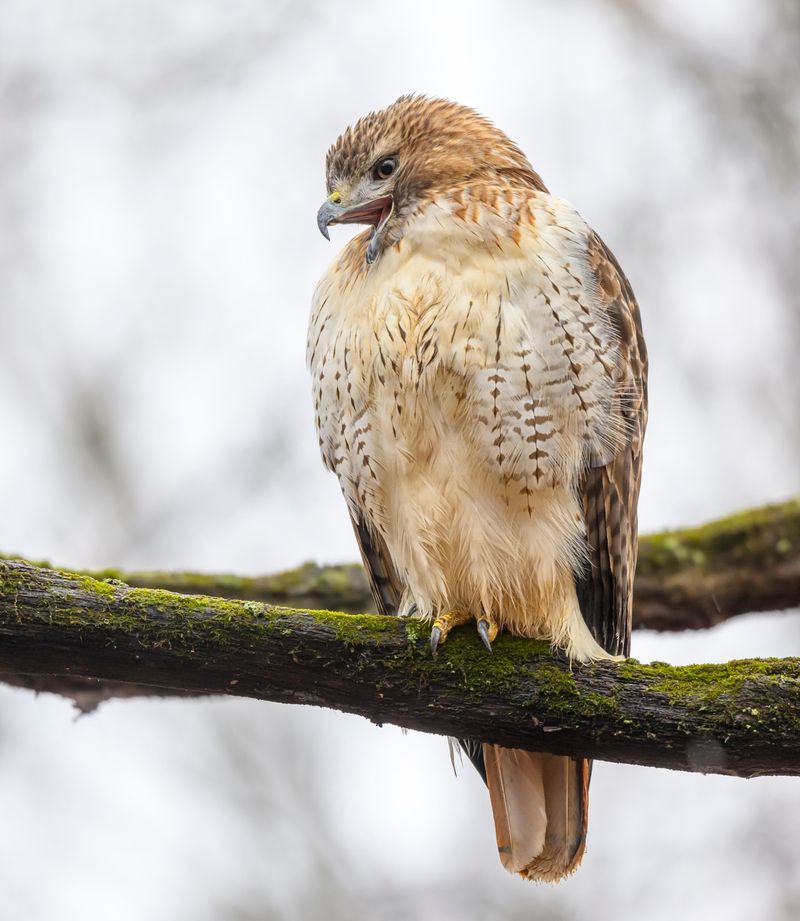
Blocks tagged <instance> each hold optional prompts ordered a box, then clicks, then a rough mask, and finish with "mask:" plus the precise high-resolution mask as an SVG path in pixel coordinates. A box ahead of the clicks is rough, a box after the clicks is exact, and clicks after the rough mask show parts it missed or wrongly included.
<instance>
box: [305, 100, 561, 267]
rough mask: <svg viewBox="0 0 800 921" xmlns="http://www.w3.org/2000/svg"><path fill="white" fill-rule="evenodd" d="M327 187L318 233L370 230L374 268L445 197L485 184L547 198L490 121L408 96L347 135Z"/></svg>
mask: <svg viewBox="0 0 800 921" xmlns="http://www.w3.org/2000/svg"><path fill="white" fill-rule="evenodd" d="M326 179H327V186H328V193H329V194H328V199H327V201H326V202H325V203H324V204H323V205H322V207H321V208H320V209H319V212H318V214H317V223H318V226H319V229H320V230H321V232H322V233H323V234H324V236H326V237H327V236H328V226H329V225H330V224H346V223H360V224H371V225H372V226H373V227H374V228H375V229H374V230H373V233H372V237H371V239H370V243H369V246H368V247H367V256H366V258H367V262H373V261H374V260H375V259H376V258H377V256H378V255H379V253H380V252H381V250H382V249H383V247H384V246H385V245H387V244H388V243H393V242H396V241H397V240H399V239H400V238H401V237H402V235H403V222H404V221H405V220H406V219H407V218H408V216H409V215H410V214H412V213H413V211H414V210H415V209H416V207H417V206H418V205H419V204H420V203H421V202H423V201H425V200H426V199H427V198H432V197H434V196H435V195H437V194H439V193H442V192H446V191H448V190H450V189H457V188H460V187H462V186H464V185H466V184H468V183H470V182H473V181H477V180H481V179H486V180H492V179H496V180H500V181H503V182H504V183H506V184H507V183H514V184H520V185H525V186H530V187H532V188H536V189H540V190H545V187H544V185H543V183H542V181H541V179H540V178H539V176H538V175H537V174H536V173H535V172H534V170H533V168H532V167H531V165H530V163H529V162H528V160H527V158H526V157H525V155H524V154H523V153H522V151H521V150H520V149H519V147H517V145H516V144H514V142H513V141H511V140H510V139H509V138H508V137H507V136H506V135H505V134H504V133H503V132H502V131H500V129H499V128H496V127H495V126H494V125H493V124H492V123H491V122H490V121H489V120H488V119H486V118H483V116H481V115H478V113H477V112H475V111H474V110H473V109H470V108H468V107H467V106H462V105H459V104H458V103H456V102H450V101H449V100H447V99H430V98H428V97H426V96H401V97H400V99H398V100H397V102H394V103H392V105H390V106H388V107H387V108H385V109H382V110H381V111H379V112H370V114H369V115H365V116H364V117H363V118H361V119H359V120H358V121H357V122H356V123H355V124H354V125H351V126H350V127H349V128H347V129H346V130H345V131H344V133H343V134H341V135H340V137H339V138H338V139H337V141H336V142H335V143H334V145H333V146H332V147H331V148H330V150H329V151H328V156H327V159H326Z"/></svg>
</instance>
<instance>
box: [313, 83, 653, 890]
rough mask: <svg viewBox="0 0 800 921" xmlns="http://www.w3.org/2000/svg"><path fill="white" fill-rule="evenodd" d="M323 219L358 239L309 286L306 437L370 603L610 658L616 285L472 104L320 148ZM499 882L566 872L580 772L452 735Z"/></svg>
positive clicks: (439, 635) (371, 120) (639, 400)
mask: <svg viewBox="0 0 800 921" xmlns="http://www.w3.org/2000/svg"><path fill="white" fill-rule="evenodd" d="M327 184H328V198H327V200H326V202H325V203H324V204H323V205H322V207H321V208H320V210H319V214H318V218H317V219H318V223H319V227H320V229H321V230H322V232H323V233H324V234H325V235H326V236H327V235H328V227H329V225H330V224H336V223H340V224H343V223H362V224H368V225H371V228H370V229H368V230H367V231H365V232H364V233H361V234H360V235H358V236H356V237H355V238H354V239H352V240H351V241H350V242H349V243H348V244H347V245H346V246H345V248H344V249H343V250H342V252H341V253H340V254H339V256H338V258H337V259H336V261H335V262H334V264H333V265H332V266H331V268H330V269H329V270H328V271H327V272H326V274H325V275H324V277H323V278H322V280H321V281H320V282H319V285H318V286H317V290H316V292H315V295H314V302H313V307H312V314H311V323H310V329H309V336H308V362H309V366H310V369H311V374H312V376H313V385H314V402H315V409H316V426H317V432H318V435H319V444H320V448H321V450H322V456H323V459H324V462H325V464H326V466H327V467H328V468H329V469H330V470H332V471H334V473H336V475H337V477H338V478H339V483H340V485H341V488H342V492H343V493H344V496H345V499H346V501H347V506H348V509H349V512H350V516H351V518H352V521H353V526H354V528H355V532H356V536H357V538H358V541H359V544H360V546H361V552H362V555H363V558H364V564H365V566H366V569H367V573H368V574H369V577H370V581H371V584H372V589H373V592H374V595H375V599H376V602H377V605H378V608H379V610H380V611H382V612H383V613H386V614H395V613H399V614H413V616H415V617H420V618H424V619H427V620H429V621H432V634H431V645H432V646H433V647H434V650H435V648H436V646H437V644H438V643H442V642H444V641H445V640H446V637H447V633H448V631H449V630H450V629H451V628H452V627H453V626H455V625H456V624H462V623H467V622H470V621H471V622H473V623H474V624H475V628H476V629H477V630H478V631H479V633H480V635H481V638H482V639H483V641H484V642H485V643H486V644H487V645H489V647H490V649H491V642H492V640H493V639H494V638H495V636H496V635H497V632H498V630H507V631H509V632H510V633H512V634H515V635H519V636H529V637H539V638H543V639H547V640H549V641H550V642H551V643H552V644H553V645H554V646H555V647H557V648H559V649H562V650H564V651H565V652H566V654H567V655H569V656H570V657H572V658H574V659H577V660H588V659H600V658H608V657H612V656H619V655H625V654H627V652H628V648H629V642H630V631H631V598H632V587H633V575H634V569H635V564H636V503H637V498H638V493H639V480H640V471H641V450H642V438H643V435H644V428H645V421H646V412H647V410H646V370H647V361H646V353H645V346H644V342H643V340H642V331H641V325H640V320H639V311H638V308H637V305H636V301H635V299H634V296H633V292H632V291H631V287H630V285H629V283H628V281H627V279H626V278H625V276H624V275H623V273H622V270H621V269H620V267H619V265H618V264H617V262H616V260H615V259H614V257H613V256H612V255H611V253H610V252H609V251H608V250H607V249H606V247H605V246H604V244H603V242H602V241H601V240H600V238H599V237H598V236H597V235H596V234H595V233H594V232H593V231H592V230H591V228H590V227H589V226H588V225H587V224H586V223H585V221H584V220H583V219H582V218H581V217H580V216H579V215H578V214H577V213H576V212H575V211H574V210H573V209H572V208H571V207H570V206H569V205H567V204H566V203H565V202H563V201H561V200H560V199H558V198H556V197H555V196H553V195H551V194H550V193H549V192H548V191H547V189H546V187H545V185H544V183H543V182H542V180H541V179H540V178H539V176H538V175H537V173H536V172H535V171H534V170H533V168H532V167H531V165H530V163H529V162H528V160H527V159H526V157H525V155H524V154H523V153H522V151H521V150H520V149H519V148H518V147H517V146H516V145H515V144H514V143H512V142H511V141H510V140H509V139H508V138H507V137H506V135H505V134H503V132H501V131H500V130H498V129H497V128H495V127H494V125H492V124H491V123H490V122H489V121H487V120H486V119H484V118H482V117H481V116H479V115H478V114H477V113H476V112H474V111H473V110H472V109H468V108H466V107H464V106H461V105H457V104H455V103H452V102H448V101H446V100H440V99H428V98H425V97H422V96H404V97H402V98H401V99H398V100H397V102H395V103H394V104H393V105H391V106H389V107H388V108H386V109H384V110H383V111H380V112H374V113H371V114H370V115H367V116H365V117H364V118H362V119H361V120H360V121H358V122H356V124H354V125H353V126H351V127H350V128H348V129H347V130H346V131H345V132H344V133H343V134H342V135H341V137H340V138H339V139H338V140H337V141H336V143H335V144H334V145H333V147H331V149H330V150H329V151H328V157H327ZM462 745H463V746H464V748H465V750H466V751H467V753H468V754H469V756H470V758H471V759H472V761H473V762H474V763H475V765H476V767H477V768H478V770H479V771H480V772H481V774H482V775H483V776H484V778H485V779H486V782H487V784H488V786H489V794H490V799H491V804H492V811H493V813H494V820H495V827H496V832H497V845H498V849H499V851H500V859H501V860H502V862H503V864H504V866H505V867H506V868H507V869H509V870H511V871H514V872H518V873H520V874H521V875H522V876H525V877H528V878H530V879H543V880H557V879H560V878H561V877H562V876H564V875H565V874H567V873H569V872H570V871H572V870H574V869H575V867H576V866H577V865H578V863H579V862H580V859H581V857H582V855H583V850H584V844H585V839H586V823H587V808H588V800H587V798H588V788H589V773H590V764H589V762H588V760H587V759H585V758H577V759H573V758H567V757H563V756H556V755H549V754H537V753H531V752H526V751H517V750H512V749H507V748H503V747H501V746H498V745H491V744H480V743H473V742H467V741H465V742H462Z"/></svg>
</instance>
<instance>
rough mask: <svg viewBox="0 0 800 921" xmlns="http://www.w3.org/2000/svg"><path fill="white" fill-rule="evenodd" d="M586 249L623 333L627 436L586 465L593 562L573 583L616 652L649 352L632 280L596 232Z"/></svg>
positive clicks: (622, 405)
mask: <svg viewBox="0 0 800 921" xmlns="http://www.w3.org/2000/svg"><path fill="white" fill-rule="evenodd" d="M588 255H589V264H590V267H591V270H592V272H593V274H594V278H595V280H596V283H597V297H598V298H599V300H600V302H601V305H602V307H603V309H604V310H605V312H606V314H607V316H608V318H609V320H610V322H611V324H612V326H613V327H614V329H615V331H616V333H617V335H618V336H619V342H620V348H619V358H618V362H617V368H616V374H617V376H618V387H617V393H618V396H617V397H616V399H615V405H614V407H613V410H612V412H613V413H614V414H616V415H617V417H618V422H619V425H620V430H622V431H624V432H625V438H624V440H623V442H622V444H621V446H620V448H619V450H618V451H617V452H616V454H615V455H614V456H613V457H612V458H611V459H606V458H602V459H600V460H599V461H598V462H597V464H596V465H592V466H590V467H589V468H588V470H587V471H586V473H585V475H584V478H583V482H582V484H581V489H580V492H581V499H582V502H583V510H584V517H585V521H586V539H587V542H588V545H589V566H588V567H587V569H586V571H585V573H584V574H583V576H582V577H581V578H580V579H579V580H578V582H577V586H576V588H577V592H578V601H579V603H580V607H581V612H582V614H583V617H584V620H585V621H586V623H587V624H588V626H589V629H590V630H591V631H592V633H593V634H594V637H595V639H596V640H597V641H598V643H600V644H601V645H602V646H603V648H604V649H606V651H608V652H610V653H611V654H612V655H627V654H628V653H629V651H630V636H631V622H632V600H633V578H634V573H635V570H636V552H637V516H636V505H637V502H638V499H639V486H640V482H641V471H642V440H643V438H644V430H645V425H646V423H647V351H646V349H645V344H644V339H643V336H642V324H641V318H640V316H639V306H638V304H637V303H636V298H635V297H634V294H633V291H632V289H631V286H630V282H629V281H628V279H627V278H626V277H625V274H624V273H623V271H622V269H621V268H620V267H619V264H618V263H617V261H616V259H615V258H614V256H613V255H612V253H611V252H610V251H609V250H608V248H607V247H606V246H605V244H604V243H603V242H602V240H601V239H600V238H599V237H598V236H597V235H596V234H591V236H590V237H589V241H588ZM603 461H606V462H605V463H603Z"/></svg>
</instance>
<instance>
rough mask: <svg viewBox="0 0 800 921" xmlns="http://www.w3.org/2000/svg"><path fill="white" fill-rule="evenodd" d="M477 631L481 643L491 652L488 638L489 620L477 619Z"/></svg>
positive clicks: (490, 643) (490, 642)
mask: <svg viewBox="0 0 800 921" xmlns="http://www.w3.org/2000/svg"><path fill="white" fill-rule="evenodd" d="M478 633H479V634H480V637H481V639H482V640H483V645H484V646H485V647H486V648H487V649H488V650H489V652H491V651H492V641H491V640H490V639H489V621H488V620H479V621H478Z"/></svg>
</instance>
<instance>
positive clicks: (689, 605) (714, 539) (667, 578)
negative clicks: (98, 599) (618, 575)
mask: <svg viewBox="0 0 800 921" xmlns="http://www.w3.org/2000/svg"><path fill="white" fill-rule="evenodd" d="M41 565H45V566H46V565H48V564H46V563H45V564H41ZM83 574H84V575H88V576H91V577H93V578H97V579H117V580H120V581H122V582H125V583H127V584H128V585H133V586H137V587H141V588H162V589H168V590H170V591H176V592H186V593H188V594H202V595H214V596H219V597H223V598H242V599H249V600H253V601H265V602H267V603H270V604H284V605H292V606H294V607H310V608H319V609H326V610H332V611H347V612H352V613H359V612H364V611H374V606H373V601H372V596H371V595H370V591H369V585H368V584H367V579H366V576H365V575H364V571H363V569H362V568H361V566H359V565H357V564H345V565H341V566H317V565H315V564H314V563H306V564H304V565H303V566H299V567H298V568H297V569H292V570H289V571H287V572H282V573H278V574H276V575H268V576H255V577H248V576H236V575H231V574H225V575H208V574H203V573H193V572H184V573H163V572H125V571H122V570H119V569H105V570H100V571H95V572H84V573H83ZM798 605H800V499H793V500H790V501H789V502H785V503H783V504H782V505H768V506H764V507H763V508H757V509H751V510H749V511H745V512H740V513H738V514H736V515H731V516H728V517H726V518H721V519H719V520H717V521H712V522H709V523H708V524H705V525H701V526H699V527H693V528H684V529H682V530H680V531H665V532H663V533H660V534H651V535H646V536H644V537H642V538H641V539H640V541H639V565H638V567H637V570H636V585H635V590H634V605H633V611H634V624H633V625H634V628H640V629H647V630H698V629H704V628H707V627H712V626H714V625H715V624H719V623H722V621H725V620H727V619H728V618H731V617H735V616H737V615H739V614H748V613H751V612H755V611H776V610H780V609H784V608H791V607H795V606H798Z"/></svg>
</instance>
